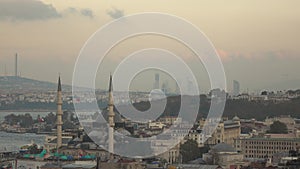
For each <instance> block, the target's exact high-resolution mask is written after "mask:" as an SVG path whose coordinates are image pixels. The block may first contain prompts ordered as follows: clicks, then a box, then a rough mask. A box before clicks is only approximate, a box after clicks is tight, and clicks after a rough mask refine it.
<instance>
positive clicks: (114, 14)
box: [107, 8, 124, 19]
mask: <svg viewBox="0 0 300 169" xmlns="http://www.w3.org/2000/svg"><path fill="white" fill-rule="evenodd" d="M107 15H109V16H110V17H111V18H113V19H118V18H121V17H123V16H124V11H123V10H120V9H117V8H113V9H112V10H109V11H107Z"/></svg>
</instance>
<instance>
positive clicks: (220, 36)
mask: <svg viewBox="0 0 300 169" xmlns="http://www.w3.org/2000/svg"><path fill="white" fill-rule="evenodd" d="M299 6H300V1H299V0H289V1H286V0H264V1H261V0H245V1H240V0H226V1H216V0H184V1H182V0H174V1H162V0H151V1H150V0H128V1H124V0H111V1H103V0H89V1H84V0H63V1H62V0H43V1H37V0H24V1H20V0H1V1H0V63H1V65H0V68H1V70H0V75H3V74H4V67H5V65H6V67H7V68H6V70H7V72H8V74H13V70H14V68H13V62H14V60H13V57H14V55H15V53H16V52H18V53H19V55H20V59H19V60H20V62H19V64H20V70H21V74H22V76H25V77H29V78H34V79H39V80H46V81H52V82H54V81H56V79H57V75H58V72H61V74H62V77H63V82H64V83H67V84H71V82H72V72H73V68H74V64H75V61H76V58H77V56H78V54H79V51H80V49H81V47H82V46H83V44H84V43H85V41H86V40H87V39H88V38H89V37H90V36H91V35H92V34H93V33H94V32H95V31H96V30H97V29H99V28H100V27H101V26H103V25H104V24H106V23H108V22H110V21H112V20H113V19H114V18H118V17H121V16H124V15H129V14H134V13H139V12H163V13H170V14H173V15H177V16H179V17H182V18H185V19H187V20H188V21H190V22H191V23H193V24H194V25H196V26H198V27H199V28H200V29H201V30H202V31H203V32H204V33H205V34H206V35H207V36H208V38H209V39H210V40H211V41H212V43H213V44H214V46H215V47H216V49H217V50H218V51H219V54H220V56H221V58H222V61H223V64H224V67H225V73H226V75H227V81H228V90H229V91H230V90H231V86H232V80H233V79H236V80H238V81H239V82H240V84H241V89H242V90H243V91H245V90H247V89H249V90H262V89H264V88H272V89H285V88H297V87H298V88H300V77H299V72H300V66H299V65H300V55H299V54H300V47H299V44H300V10H299ZM162 39H163V40H162ZM140 41H143V42H145V43H142V44H140V43H137V42H140ZM162 41H163V42H165V43H162ZM157 42H160V43H157ZM166 44H167V45H166ZM144 47H164V48H167V49H168V50H171V51H174V53H177V54H180V55H183V56H184V57H186V58H187V62H189V59H188V58H189V56H191V55H192V54H191V52H190V51H188V50H187V49H185V48H184V47H182V45H180V44H178V43H176V42H173V41H172V40H170V39H164V38H158V37H147V36H146V37H140V39H138V38H137V39H133V40H128V41H127V42H124V44H120V45H119V46H118V47H116V49H115V51H112V52H111V53H110V54H108V55H107V57H106V58H107V60H106V63H107V64H106V65H105V66H104V67H103V69H105V70H104V71H102V72H101V73H102V74H108V72H110V71H113V67H114V66H116V65H117V64H118V62H119V61H120V59H121V58H122V57H118V56H124V55H125V54H129V53H131V52H133V51H134V50H137V49H141V48H144ZM190 64H191V65H192V66H194V67H193V69H194V73H196V74H197V75H196V76H197V78H198V81H201V82H203V80H202V79H204V81H206V82H204V83H203V85H202V86H203V89H202V90H205V89H206V88H208V85H209V84H208V83H207V77H206V76H207V75H206V73H205V70H204V69H203V67H201V66H199V65H193V62H192V61H190ZM198 66H199V67H198ZM99 71H100V70H99ZM147 75H149V76H150V77H151V79H150V80H142V79H143V77H139V78H137V80H136V86H135V87H133V88H134V89H137V90H142V89H141V88H140V87H141V86H142V87H143V88H145V89H148V88H151V87H152V84H153V80H154V75H152V73H148V74H147V73H145V75H143V76H147ZM138 79H140V80H138ZM147 79H149V78H147ZM104 80H106V79H102V80H100V81H99V85H100V86H101V85H103V87H100V88H106V83H104ZM105 82H106V81H105ZM168 83H171V81H168Z"/></svg>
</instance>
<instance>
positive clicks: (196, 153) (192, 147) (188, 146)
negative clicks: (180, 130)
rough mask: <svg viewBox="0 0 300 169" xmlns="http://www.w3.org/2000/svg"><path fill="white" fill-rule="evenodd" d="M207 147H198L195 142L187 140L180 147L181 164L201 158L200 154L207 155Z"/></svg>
mask: <svg viewBox="0 0 300 169" xmlns="http://www.w3.org/2000/svg"><path fill="white" fill-rule="evenodd" d="M208 150H209V148H208V147H201V148H199V147H198V143H197V142H196V141H195V140H187V141H186V142H185V143H184V144H182V145H181V146H180V154H181V156H182V162H183V163H186V162H189V161H192V160H195V159H197V158H201V157H202V154H204V153H207V152H208Z"/></svg>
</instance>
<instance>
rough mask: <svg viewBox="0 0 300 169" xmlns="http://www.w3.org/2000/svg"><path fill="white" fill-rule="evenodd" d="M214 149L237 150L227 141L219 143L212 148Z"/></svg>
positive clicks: (218, 151)
mask: <svg viewBox="0 0 300 169" xmlns="http://www.w3.org/2000/svg"><path fill="white" fill-rule="evenodd" d="M211 150H212V151H214V152H216V153H220V152H231V153H232V152H236V150H235V149H234V148H233V147H232V146H231V145H229V144H226V143H219V144H217V145H215V146H213V147H212V148H211Z"/></svg>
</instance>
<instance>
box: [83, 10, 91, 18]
mask: <svg viewBox="0 0 300 169" xmlns="http://www.w3.org/2000/svg"><path fill="white" fill-rule="evenodd" d="M80 13H81V14H82V15H83V16H87V17H90V18H93V17H94V13H93V11H92V10H90V9H82V10H81V11H80Z"/></svg>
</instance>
